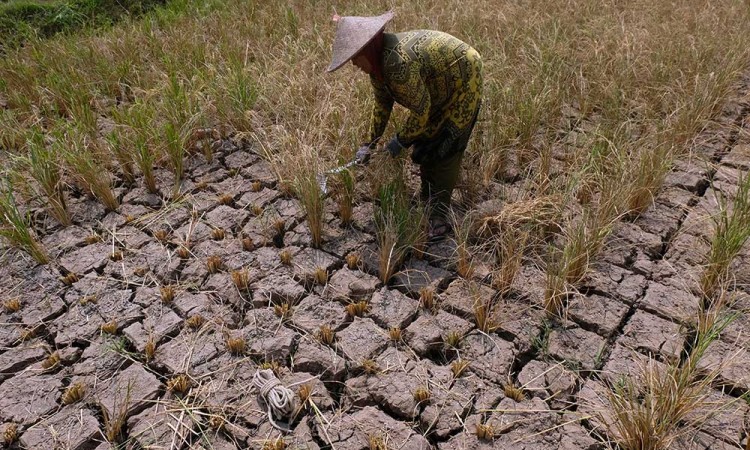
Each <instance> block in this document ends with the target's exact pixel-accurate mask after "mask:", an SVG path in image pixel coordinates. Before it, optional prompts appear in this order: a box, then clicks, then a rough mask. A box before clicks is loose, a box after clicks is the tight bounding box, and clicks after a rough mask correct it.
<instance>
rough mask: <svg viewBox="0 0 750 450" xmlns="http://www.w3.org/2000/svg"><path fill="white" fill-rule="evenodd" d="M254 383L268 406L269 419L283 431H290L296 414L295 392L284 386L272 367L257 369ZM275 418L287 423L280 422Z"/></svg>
mask: <svg viewBox="0 0 750 450" xmlns="http://www.w3.org/2000/svg"><path fill="white" fill-rule="evenodd" d="M253 384H254V385H255V387H256V388H258V395H259V396H260V398H261V399H262V400H263V403H265V405H266V408H268V421H269V422H271V425H273V426H274V427H275V428H277V429H279V430H282V431H290V430H291V429H290V427H289V424H290V423H291V422H292V418H293V417H292V415H293V414H294V392H292V391H291V390H289V388H287V387H286V386H284V385H283V384H282V383H281V381H280V380H279V379H278V378H276V375H274V374H273V371H272V370H271V369H262V370H261V369H258V370H256V371H255V375H254V376H253ZM274 419H276V420H279V421H282V420H283V421H285V423H284V422H281V423H278V422H276V420H274Z"/></svg>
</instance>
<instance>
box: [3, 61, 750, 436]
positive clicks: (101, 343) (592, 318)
mask: <svg viewBox="0 0 750 450" xmlns="http://www.w3.org/2000/svg"><path fill="white" fill-rule="evenodd" d="M749 86H750V77H748V76H746V77H745V78H744V79H743V83H742V84H741V86H740V87H739V88H738V89H737V91H736V92H735V94H734V95H733V97H732V98H730V99H729V100H728V101H727V103H726V104H725V105H724V108H723V110H722V112H721V114H720V116H719V117H718V118H717V120H716V121H715V122H713V123H712V124H711V125H710V126H709V127H708V128H707V129H706V130H704V131H703V132H702V133H701V134H700V135H699V136H697V137H696V139H695V141H694V142H695V144H694V146H693V148H692V149H691V151H690V152H689V156H687V157H684V158H683V159H681V160H679V161H677V163H676V164H675V167H674V169H673V170H672V172H671V173H670V174H669V175H668V177H667V180H666V182H665V185H664V187H663V189H662V191H661V193H660V194H659V195H658V197H657V198H656V199H655V204H654V205H653V206H652V207H651V208H650V209H649V210H648V211H647V212H646V213H645V214H643V215H642V216H640V217H639V218H638V219H636V220H633V221H621V222H619V223H618V224H617V226H616V228H615V230H614V232H613V233H612V235H611V236H610V238H609V240H608V242H607V244H606V246H605V249H604V251H603V253H602V255H601V256H600V257H599V258H598V259H597V260H596V261H595V262H594V263H593V265H592V266H591V268H590V270H589V273H588V274H587V275H586V277H585V279H584V281H583V282H582V283H581V286H580V287H579V290H578V292H577V293H576V294H575V295H573V298H571V301H570V305H569V308H568V311H567V317H566V319H565V320H564V321H556V322H548V321H545V316H544V313H543V311H542V310H541V308H540V305H541V303H542V296H543V294H544V273H542V272H541V271H540V270H539V269H537V268H535V267H533V266H531V265H528V266H524V267H523V269H522V270H521V272H520V273H519V275H518V276H517V278H516V279H515V281H514V283H513V286H512V289H511V293H510V294H509V295H508V296H506V297H507V298H506V299H504V301H503V303H502V305H503V306H502V308H501V312H500V317H501V320H500V322H499V328H498V329H497V330H495V331H493V332H491V333H482V332H480V331H479V330H477V326H476V325H475V323H474V318H473V313H474V309H473V302H474V299H476V298H477V296H479V298H482V299H485V300H486V299H490V298H496V297H498V293H497V292H496V291H494V290H493V289H492V288H491V287H490V286H489V285H488V284H487V283H483V279H482V278H483V277H482V276H481V274H482V273H483V271H482V267H481V265H480V267H478V269H477V270H476V273H477V274H478V275H475V277H474V279H473V280H465V279H462V278H461V277H459V276H458V275H457V274H456V272H455V267H454V263H453V262H452V255H453V250H454V248H453V244H452V243H451V241H450V240H447V241H444V242H442V243H438V244H433V245H431V246H430V247H429V248H428V249H427V252H426V256H425V257H424V259H423V260H416V259H411V260H409V261H407V262H406V264H405V266H404V267H403V268H402V271H401V272H400V273H399V274H397V275H396V276H395V277H394V279H393V281H392V282H391V283H390V284H389V285H383V284H382V283H381V282H380V281H379V280H378V278H377V276H376V275H377V264H376V262H377V261H376V259H375V260H374V259H373V256H372V249H373V248H374V235H373V224H372V205H369V204H366V203H365V204H360V205H358V206H357V207H356V209H355V218H354V224H353V226H351V227H341V226H340V225H339V223H338V219H337V218H336V217H335V215H334V214H333V211H334V209H335V207H334V205H333V203H332V202H331V203H329V204H328V207H327V213H326V218H327V219H326V220H327V223H326V226H325V230H324V240H325V241H324V244H323V246H322V249H320V250H316V249H313V248H311V247H310V246H309V242H310V238H309V233H308V231H307V228H306V225H305V222H304V214H303V211H302V209H301V208H300V206H299V204H298V203H297V202H296V201H295V200H292V199H289V198H287V197H285V196H284V195H283V194H282V193H281V192H280V191H279V189H278V187H277V186H276V183H275V180H274V178H273V176H272V175H271V171H270V166H269V165H268V163H266V162H265V161H263V160H262V159H261V158H260V157H259V156H258V155H257V154H255V153H254V152H253V149H252V148H250V147H248V146H245V145H241V144H236V143H233V142H231V141H225V142H222V143H221V146H220V148H219V149H218V150H217V152H216V154H215V158H214V159H213V161H212V162H210V163H207V162H206V161H205V160H204V159H202V158H196V159H194V160H191V161H189V167H190V170H189V172H188V173H189V177H188V179H187V180H186V181H185V183H184V186H183V189H184V190H185V191H186V192H188V195H186V196H185V197H184V198H183V199H182V200H180V201H178V202H165V201H164V199H162V198H160V197H159V196H154V195H150V194H147V193H146V191H145V190H143V189H142V188H139V187H131V188H124V187H122V188H120V190H119V194H120V197H121V198H122V200H123V204H122V206H121V207H120V208H119V209H118V211H117V212H110V213H106V212H105V211H104V209H103V208H102V207H101V206H100V205H99V204H98V203H97V202H96V201H94V200H91V199H87V198H85V197H78V198H71V209H72V210H73V217H75V218H76V219H77V220H78V222H77V223H76V224H75V225H73V226H71V227H68V228H54V227H53V228H51V229H49V230H48V233H47V234H46V235H44V237H43V241H44V243H45V245H46V247H47V248H48V249H51V250H52V253H53V255H52V256H53V257H54V258H53V260H54V261H55V262H54V263H52V264H50V265H48V266H37V265H34V264H33V263H32V262H31V260H30V258H28V257H26V256H25V255H23V254H21V253H18V252H16V251H8V252H6V253H5V255H4V256H3V261H2V265H0V291H1V292H3V293H4V294H3V297H7V298H11V297H14V298H18V299H19V300H20V303H21V308H20V310H18V311H17V312H7V311H3V312H2V313H1V314H0V323H2V324H3V326H2V328H0V424H1V425H0V433H2V434H8V433H11V432H13V431H15V434H16V436H17V440H16V441H15V443H13V444H12V445H11V446H10V448H24V449H53V448H66V449H77V450H83V449H104V448H110V445H111V444H109V443H107V442H106V439H105V437H106V435H107V434H108V433H110V432H111V433H110V434H112V436H110V438H112V437H114V438H116V439H117V440H118V442H121V443H122V444H121V448H128V449H138V448H184V449H187V448H195V449H209V448H215V449H227V450H228V449H237V448H282V447H281V446H280V444H279V445H278V446H277V447H273V446H272V444H277V442H276V439H278V438H283V441H284V442H285V443H286V444H287V446H288V447H289V448H313V449H318V448H335V449H341V450H344V449H347V450H348V449H352V450H354V449H369V448H399V449H427V448H439V449H441V450H445V449H464V448H465V449H476V448H495V449H569V450H575V449H589V450H593V449H603V448H606V445H605V444H603V443H602V442H601V440H600V439H598V438H597V437H599V438H600V437H601V436H596V433H594V430H596V429H597V427H598V426H600V425H601V423H600V422H599V421H600V419H601V417H602V416H605V417H606V414H607V405H606V395H605V389H606V385H605V382H606V381H608V380H615V379H617V377H620V376H623V375H624V376H638V370H639V367H640V365H641V364H642V363H643V361H645V360H646V359H647V358H648V357H649V356H652V357H654V358H655V359H656V360H658V361H664V360H667V359H669V358H673V357H679V355H680V352H681V350H682V349H683V347H684V346H685V336H684V330H685V325H686V324H687V323H689V322H690V321H691V320H692V319H693V318H694V317H695V315H696V308H697V305H698V302H697V299H696V298H695V296H694V295H693V294H691V292H692V291H693V289H692V288H693V287H694V284H695V282H696V279H697V277H698V275H699V274H700V270H701V264H702V262H703V261H704V257H705V255H706V253H707V251H708V249H709V243H710V239H711V236H712V227H711V223H710V220H708V219H707V218H708V217H709V216H710V214H712V212H714V211H716V208H717V204H716V198H715V196H714V195H713V193H712V192H713V191H712V190H711V189H710V188H709V186H710V185H712V186H713V188H714V189H717V190H720V191H722V192H731V191H732V189H733V187H735V186H736V183H737V178H738V173H740V171H747V170H750V94H749V92H750V89H749ZM160 177H161V178H160V185H161V186H169V185H170V183H171V179H170V176H169V174H168V173H166V172H162V173H160ZM258 182H259V183H258ZM500 184H501V183H500ZM516 185H517V186H516V187H519V186H521V185H522V180H518V181H516ZM258 187H260V189H258ZM496 187H497V186H496ZM501 187H502V186H501ZM505 187H508V186H505ZM519 188H520V187H519ZM491 191H492V192H498V191H500V189H499V188H498V189H491ZM224 194H228V195H229V196H231V200H229V199H228V198H226V197H225V198H224V200H223V201H222V202H221V203H223V204H219V202H217V198H218V197H219V196H222V195H224ZM329 202H330V200H329ZM261 210H262V211H263V213H262V214H257V213H258V211H261ZM276 222H279V223H283V231H282V232H281V233H276V232H271V231H269V230H271V228H272V224H274V223H276ZM216 229H222V230H223V238H222V237H221V236H220V235H218V234H217V232H216V231H215V230H216ZM94 234H96V235H99V236H100V237H101V238H102V239H101V240H100V241H97V240H96V239H92V238H91V236H92V235H94ZM747 247H748V246H745V248H744V250H743V251H742V253H741V254H740V255H739V257H738V258H737V260H736V261H735V263H734V266H733V269H734V276H735V278H736V282H737V283H736V293H737V294H738V301H737V302H736V303H735V304H734V305H733V306H732V308H734V310H735V311H736V312H737V313H738V315H737V318H736V319H735V321H734V322H732V324H731V325H730V326H729V327H728V328H727V329H726V330H725V332H724V333H723V334H722V335H721V337H720V339H719V340H718V341H716V342H715V343H713V344H712V348H711V349H710V350H709V351H708V352H707V357H706V359H705V360H704V361H703V364H705V366H706V367H711V366H712V365H714V366H715V365H716V364H718V363H723V365H722V366H721V373H720V376H719V384H718V385H717V386H715V388H714V391H713V392H712V393H711V399H712V403H714V404H715V405H719V407H720V412H719V413H718V414H715V415H714V416H712V417H711V419H710V420H708V421H707V422H706V423H705V424H703V426H702V428H701V429H700V430H699V431H697V432H691V433H690V434H687V435H685V436H683V437H682V438H681V439H680V441H679V442H678V443H677V444H675V445H676V446H675V448H680V449H730V448H745V445H746V440H747V428H748V426H747V424H748V420H749V419H750V415H749V412H750V411H749V408H748V406H747V404H746V402H744V401H742V400H741V399H740V398H741V397H742V396H744V395H746V394H747V391H748V389H750V353H748V350H749V349H750V344H749V343H748V340H747V332H748V329H749V328H748V326H747V325H748V317H747V315H746V312H747V311H748V309H750V295H749V291H748V286H750V249H748V248H747ZM282 249H283V250H286V251H288V252H289V255H290V256H291V260H292V263H291V264H289V265H284V264H282V263H281V262H280V258H279V253H280V251H281V250H282ZM352 253H359V254H361V255H362V264H361V265H360V266H359V267H355V268H354V269H350V268H348V267H347V264H346V263H345V257H346V256H347V255H349V254H352ZM211 257H214V258H213V259H214V262H215V263H216V264H214V266H215V267H209V265H208V264H207V260H208V259H209V258H211ZM319 268H322V269H324V270H325V271H326V274H327V280H322V281H323V282H322V283H321V282H320V281H321V280H318V281H319V282H317V283H316V282H313V281H311V278H310V274H311V273H313V272H314V271H315V270H316V269H319ZM70 273H74V274H76V276H75V277H72V276H68V277H67V278H66V277H65V276H66V275H68V274H70ZM485 273H486V271H485ZM235 278H238V279H235ZM472 284H473V285H474V286H476V285H477V284H479V285H480V286H481V287H480V288H479V289H478V290H477V289H476V288H475V287H472ZM423 287H431V288H433V289H434V290H435V292H436V307H435V308H434V309H432V310H427V309H424V308H422V307H421V305H420V303H419V300H418V298H419V292H420V289H421V288H423ZM3 300H5V298H4V299H3ZM359 301H366V302H367V303H368V305H369V307H368V308H366V309H365V310H364V311H362V314H361V316H355V317H352V316H351V315H350V314H348V313H347V311H346V309H345V306H346V305H347V304H349V303H352V302H359ZM283 305H287V306H288V307H290V308H291V314H289V315H288V316H286V317H283V318H280V317H279V315H280V314H282V313H283V312H284V311H283V308H284V306H283ZM321 327H329V328H330V331H332V332H333V333H332V334H333V336H334V340H333V342H332V343H328V344H325V343H322V342H321V339H320V337H319V334H320V330H321ZM395 328H398V329H400V330H401V331H402V333H401V336H400V338H401V341H400V342H398V343H394V342H393V340H392V339H391V337H392V336H391V334H390V333H391V330H393V329H395ZM103 330H106V332H105V331H103ZM449 336H458V338H459V340H458V342H457V343H454V345H455V346H454V347H452V346H449V345H447V344H446V340H447V339H448V337H449ZM22 338H23V339H22ZM231 339H233V340H235V342H244V344H237V345H244V347H241V348H234V349H233V350H230V349H228V344H227V342H228V341H229V340H231ZM51 354H54V355H55V356H53V357H50V355H51ZM459 360H464V361H467V362H469V365H468V367H466V368H465V370H464V372H463V373H461V374H460V376H458V377H456V376H454V373H453V372H452V367H453V366H454V363H456V362H457V361H459ZM261 365H263V367H273V368H274V370H275V372H276V373H277V374H278V376H279V378H280V379H281V380H282V382H283V383H284V384H286V385H291V386H294V387H293V388H292V389H293V390H294V391H295V393H296V394H297V395H298V396H305V397H307V398H308V401H307V402H306V403H305V405H307V406H306V407H304V408H300V409H299V411H298V414H297V417H296V419H295V421H294V423H293V430H292V431H291V432H290V433H286V434H284V433H280V432H279V431H277V430H276V429H274V428H273V427H272V426H271V424H270V423H269V421H268V419H267V417H266V412H265V410H264V408H263V407H262V405H260V404H259V402H258V399H257V397H256V391H255V389H254V388H253V386H252V376H253V374H254V373H255V371H256V369H257V368H258V367H260V366H261ZM180 375H187V377H185V376H182V377H180ZM507 384H513V385H516V386H522V387H523V392H522V396H521V397H520V398H515V399H514V398H511V397H512V396H510V397H509V396H507V395H506V391H505V390H504V387H505V386H506V385H507ZM74 388H75V389H78V392H73V393H72V394H71V391H74ZM418 390H422V393H423V394H424V393H425V391H428V392H429V398H427V399H424V395H423V397H422V401H417V400H416V399H415V397H416V396H415V392H417V391H418ZM75 394H77V395H78V397H76V396H75ZM71 395H73V396H72V397H71ZM738 399H739V401H738ZM118 422H119V423H118ZM478 424H489V425H491V426H492V427H493V430H494V439H489V440H488V439H480V438H479V437H478V436H477V432H476V430H477V425H478ZM117 425H119V429H116V428H115V427H116V426H117ZM113 430H114V431H113Z"/></svg>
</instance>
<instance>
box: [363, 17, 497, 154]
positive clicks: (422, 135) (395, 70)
mask: <svg viewBox="0 0 750 450" xmlns="http://www.w3.org/2000/svg"><path fill="white" fill-rule="evenodd" d="M382 67H383V81H380V80H378V79H377V78H376V77H375V76H371V77H370V81H371V83H372V86H373V90H374V93H375V106H374V109H373V113H372V122H371V126H370V140H371V142H372V141H374V140H375V139H376V138H378V137H380V136H381V135H382V134H383V132H384V130H385V126H386V124H387V123H388V119H389V118H390V116H391V110H392V108H393V102H394V101H396V102H397V103H399V104H400V105H402V106H404V107H405V108H407V109H409V110H410V111H411V114H410V116H409V118H408V119H407V120H406V123H405V124H404V125H403V127H401V129H400V130H399V131H398V139H399V141H400V142H401V144H402V145H404V146H406V147H408V146H410V145H411V144H413V143H415V142H417V141H427V140H430V139H432V138H435V137H436V136H437V135H438V133H445V132H446V131H447V132H449V133H450V135H452V136H458V135H461V134H462V132H463V131H465V130H467V129H469V130H470V127H471V126H472V125H473V122H474V120H475V118H476V114H477V111H478V108H479V104H480V97H481V94H482V93H481V91H482V60H481V57H480V55H479V53H478V52H477V51H476V50H474V49H473V48H472V47H470V46H469V45H468V44H466V43H464V42H462V41H460V40H459V39H457V38H455V37H453V36H451V35H449V34H447V33H443V32H440V31H430V30H415V31H408V32H405V33H397V34H391V33H384V36H383V66H382Z"/></svg>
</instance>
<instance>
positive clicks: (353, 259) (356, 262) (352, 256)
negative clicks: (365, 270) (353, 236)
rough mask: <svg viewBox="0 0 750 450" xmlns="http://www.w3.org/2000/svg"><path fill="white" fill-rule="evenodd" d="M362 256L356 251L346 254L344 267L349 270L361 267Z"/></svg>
mask: <svg viewBox="0 0 750 450" xmlns="http://www.w3.org/2000/svg"><path fill="white" fill-rule="evenodd" d="M361 264H362V257H361V256H360V254H359V253H357V252H352V253H349V254H347V255H346V267H348V268H349V269H350V270H357V269H359V268H360V267H361Z"/></svg>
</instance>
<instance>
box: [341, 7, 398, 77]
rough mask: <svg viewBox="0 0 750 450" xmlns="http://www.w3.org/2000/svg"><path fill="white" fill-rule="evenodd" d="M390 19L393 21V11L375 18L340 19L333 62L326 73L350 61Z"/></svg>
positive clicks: (353, 17) (348, 17)
mask: <svg viewBox="0 0 750 450" xmlns="http://www.w3.org/2000/svg"><path fill="white" fill-rule="evenodd" d="M391 19H393V11H388V12H387V13H385V14H383V15H380V16H375V17H359V16H344V17H340V18H339V19H338V21H337V22H338V25H337V26H336V37H335V38H334V40H333V60H332V61H331V65H329V66H328V72H333V71H334V70H336V69H338V68H339V67H341V66H343V65H344V64H345V63H346V62H347V61H349V60H350V59H352V58H353V57H354V55H356V54H357V53H358V52H359V51H360V50H362V49H363V48H364V47H365V46H366V45H367V44H369V43H370V41H372V40H373V39H374V38H375V36H377V35H378V33H379V32H381V31H382V30H383V28H385V25H386V24H387V23H388V22H390V21H391Z"/></svg>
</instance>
